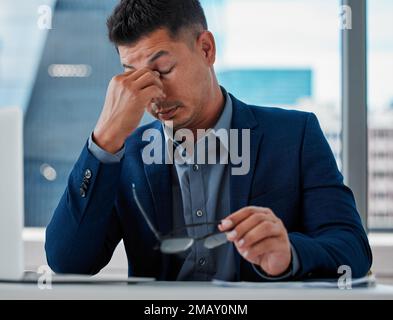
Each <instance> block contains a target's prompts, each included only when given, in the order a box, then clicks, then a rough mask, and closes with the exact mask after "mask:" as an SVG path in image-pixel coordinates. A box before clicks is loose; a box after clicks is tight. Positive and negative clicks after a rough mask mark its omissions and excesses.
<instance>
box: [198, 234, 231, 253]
mask: <svg viewBox="0 0 393 320" xmlns="http://www.w3.org/2000/svg"><path fill="white" fill-rule="evenodd" d="M227 241H228V239H227V236H226V235H225V233H222V232H221V233H215V234H213V235H211V236H208V237H207V238H206V239H205V242H204V245H205V247H206V248H208V249H212V248H216V247H218V246H221V245H223V244H224V243H226V242H227Z"/></svg>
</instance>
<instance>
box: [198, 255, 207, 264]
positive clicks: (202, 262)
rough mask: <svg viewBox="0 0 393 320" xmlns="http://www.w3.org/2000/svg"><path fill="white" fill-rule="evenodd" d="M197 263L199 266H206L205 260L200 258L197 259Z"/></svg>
mask: <svg viewBox="0 0 393 320" xmlns="http://www.w3.org/2000/svg"><path fill="white" fill-rule="evenodd" d="M198 263H199V265H200V266H204V265H205V264H206V259H205V258H203V257H202V258H200V259H199V261H198Z"/></svg>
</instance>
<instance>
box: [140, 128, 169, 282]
mask: <svg viewBox="0 0 393 320" xmlns="http://www.w3.org/2000/svg"><path fill="white" fill-rule="evenodd" d="M154 127H155V129H156V131H155V134H154V135H153V141H152V142H150V143H152V144H153V148H154V149H153V150H157V152H159V155H160V157H161V164H155V163H153V164H146V163H145V162H143V166H144V170H145V174H146V178H147V181H148V184H149V188H150V192H151V196H152V198H153V206H154V216H155V219H154V221H156V223H157V226H156V227H157V229H158V231H159V233H160V234H161V235H165V234H167V233H169V232H170V231H171V230H172V219H173V217H172V175H171V165H170V164H165V152H166V147H165V138H164V133H163V131H162V126H161V123H160V122H158V121H157V122H156V124H155V126H154ZM146 145H147V144H145V146H146ZM140 151H141V156H142V152H143V148H142V149H141V150H140ZM170 267H171V265H170V256H169V255H166V254H161V268H160V269H159V275H158V280H167V279H168V274H169V273H170Z"/></svg>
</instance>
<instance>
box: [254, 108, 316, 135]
mask: <svg viewBox="0 0 393 320" xmlns="http://www.w3.org/2000/svg"><path fill="white" fill-rule="evenodd" d="M248 107H249V108H250V109H251V111H252V113H253V114H254V116H255V119H256V120H257V121H258V122H259V123H263V124H265V125H267V126H269V127H272V128H277V129H284V128H285V129H286V130H291V129H299V130H303V129H304V128H305V126H306V124H307V121H308V119H309V118H310V117H315V115H314V114H313V113H312V112H306V111H299V110H289V109H284V108H279V107H267V106H255V105H249V106H248Z"/></svg>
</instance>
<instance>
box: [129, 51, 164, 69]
mask: <svg viewBox="0 0 393 320" xmlns="http://www.w3.org/2000/svg"><path fill="white" fill-rule="evenodd" d="M166 55H169V52H168V51H165V50H161V51H158V52H156V53H155V54H154V55H153V57H151V58H150V59H149V61H148V64H152V63H153V62H154V61H156V60H157V59H159V58H161V57H162V56H166ZM123 67H124V68H128V69H135V68H134V67H133V66H131V65H127V64H125V63H123Z"/></svg>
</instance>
